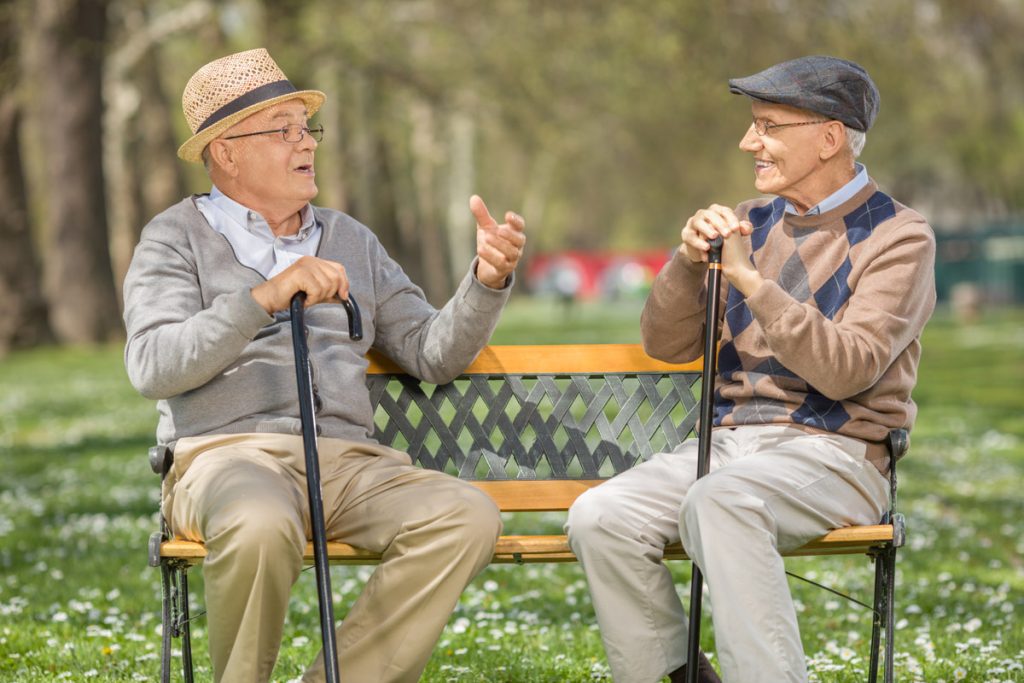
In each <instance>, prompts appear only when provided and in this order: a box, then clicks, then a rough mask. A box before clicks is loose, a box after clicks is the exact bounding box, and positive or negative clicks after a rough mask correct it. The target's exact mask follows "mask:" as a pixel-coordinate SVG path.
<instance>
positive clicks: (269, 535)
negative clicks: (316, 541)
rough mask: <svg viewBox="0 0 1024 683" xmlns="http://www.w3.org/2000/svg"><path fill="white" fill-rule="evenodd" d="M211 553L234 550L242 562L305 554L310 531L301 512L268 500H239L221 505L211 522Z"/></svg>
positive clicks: (208, 535) (209, 523) (208, 545)
mask: <svg viewBox="0 0 1024 683" xmlns="http://www.w3.org/2000/svg"><path fill="white" fill-rule="evenodd" d="M206 545H207V547H209V548H210V550H211V552H230V553H232V554H233V555H235V557H236V558H238V560H239V561H246V560H257V559H259V558H265V557H280V558H284V557H287V556H289V555H290V556H292V557H296V558H299V561H300V562H301V557H302V554H303V552H304V551H305V548H306V533H305V529H304V528H303V524H302V520H301V518H300V517H299V514H298V511H297V510H295V509H294V508H293V507H291V506H288V505H281V504H274V502H273V501H268V500H266V499H257V498H249V499H245V500H235V501H232V502H231V503H230V504H227V505H224V506H221V507H220V508H219V509H218V510H217V511H216V514H215V515H213V516H212V518H211V519H210V520H209V521H208V523H207V537H206Z"/></svg>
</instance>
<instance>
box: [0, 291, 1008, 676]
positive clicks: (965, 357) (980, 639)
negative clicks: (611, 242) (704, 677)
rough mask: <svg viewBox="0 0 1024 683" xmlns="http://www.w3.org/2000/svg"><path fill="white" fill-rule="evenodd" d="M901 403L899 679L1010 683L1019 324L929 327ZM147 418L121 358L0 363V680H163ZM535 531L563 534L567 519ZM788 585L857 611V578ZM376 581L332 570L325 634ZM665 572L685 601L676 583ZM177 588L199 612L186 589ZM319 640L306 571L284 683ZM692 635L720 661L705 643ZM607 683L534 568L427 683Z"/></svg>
mask: <svg viewBox="0 0 1024 683" xmlns="http://www.w3.org/2000/svg"><path fill="white" fill-rule="evenodd" d="M638 318H639V304H638V303H636V302H622V303H617V304H593V305H587V306H583V307H578V308H575V309H571V310H566V309H563V308H561V307H559V306H557V305H555V304H553V303H543V302H542V303H536V302H527V301H516V302H514V303H513V305H512V306H511V308H510V310H509V311H508V312H507V314H506V316H505V318H504V320H503V323H502V325H501V327H500V328H499V331H498V333H497V335H496V337H495V342H497V343H529V342H558V341H581V342H630V341H637V340H638V333H637V326H638ZM915 397H916V399H917V400H918V402H919V404H920V408H921V414H920V419H919V421H918V426H917V429H916V430H915V432H914V442H913V448H912V450H911V454H910V456H909V457H908V458H907V460H905V461H904V463H903V464H902V469H901V475H902V476H901V491H900V493H901V495H900V508H901V510H902V511H903V512H905V513H906V515H907V521H908V526H909V542H908V547H906V548H904V550H903V551H902V552H901V555H900V561H899V569H898V588H897V590H898V602H897V618H898V621H899V624H898V629H899V630H898V633H897V636H898V638H897V643H896V649H897V652H898V655H897V680H899V681H928V682H929V683H933V682H936V681H946V682H951V681H961V680H963V681H1024V653H1022V649H1024V614H1022V613H1024V521H1022V520H1024V490H1022V482H1024V314H1021V313H1002V314H999V315H992V316H991V317H990V319H988V320H985V321H984V322H982V323H980V324H978V325H976V326H972V327H959V326H956V325H955V324H953V323H952V322H951V321H949V320H948V319H947V318H944V317H941V316H939V317H937V318H936V320H935V321H933V323H932V324H931V325H930V327H929V329H928V331H927V335H926V339H925V355H924V359H923V366H922V377H921V382H920V384H919V387H918V390H917V391H916V393H915ZM154 418H155V415H154V410H153V405H152V404H151V403H150V402H148V401H146V400H144V399H141V398H139V397H138V396H137V395H136V394H135V392H134V391H133V390H132V389H131V387H130V386H129V385H128V383H127V380H126V379H125V376H124V372H123V369H122V364H121V356H120V349H119V348H115V347H109V348H102V349H94V350H52V349H44V350H38V351H33V352H28V353H20V354H15V355H12V356H9V357H8V358H6V359H5V360H3V361H0V680H2V681H32V682H34V681H60V680H74V681H79V680H81V681H115V680H116V681H120V680H153V679H155V678H156V676H157V672H158V670H159V659H158V651H159V650H158V643H159V621H160V619H159V593H158V573H157V571H156V570H154V569H150V568H149V567H148V566H147V565H146V543H147V539H148V537H149V534H150V533H151V532H152V531H153V530H154V529H155V528H156V517H155V514H154V511H155V509H156V504H157V481H156V477H155V475H153V474H152V473H151V472H150V470H149V465H148V464H147V462H146V458H145V450H146V448H147V447H148V446H149V445H150V441H151V438H152V437H151V435H152V432H153V427H154V422H155V419H154ZM522 523H523V522H522V520H521V519H520V518H516V519H510V520H509V524H510V525H517V524H522ZM543 524H545V525H547V526H548V527H549V528H551V529H557V528H558V526H559V525H560V518H559V517H558V516H556V515H553V516H549V517H547V518H545V519H544V520H543ZM789 567H790V569H791V570H793V571H796V572H797V573H801V574H803V575H806V576H808V577H810V578H814V579H815V580H817V581H820V582H824V583H827V584H829V585H834V586H836V587H838V588H842V589H844V590H848V591H851V592H853V593H855V594H856V595H857V597H859V598H861V599H864V600H867V599H868V597H869V595H870V588H871V582H872V577H873V574H872V570H871V567H870V564H869V562H868V561H867V559H866V558H860V557H854V558H833V559H823V558H811V559H800V560H791V561H790V563H789ZM369 571H370V569H369V568H341V567H337V568H334V569H333V571H332V574H333V583H334V587H335V594H336V600H337V602H338V612H339V614H342V615H343V614H344V610H345V609H346V607H347V606H348V605H350V604H351V602H352V601H353V600H354V599H355V597H356V596H357V595H358V594H359V591H360V589H361V586H362V583H363V581H364V580H365V578H366V576H367V575H368V573H369ZM673 571H674V572H675V573H676V575H677V577H678V579H679V586H680V590H681V591H683V592H685V591H686V590H687V589H688V585H689V568H688V566H686V565H684V564H681V563H675V566H674V567H673ZM192 576H193V582H194V583H193V590H194V593H195V594H197V596H201V589H202V582H201V573H200V572H198V571H196V572H193V573H192ZM793 591H794V595H795V597H796V599H797V601H798V607H799V610H800V619H801V625H802V630H803V638H804V645H805V649H806V651H807V655H808V658H809V661H810V669H811V671H812V672H813V674H812V675H813V677H814V680H818V681H846V682H850V683H852V682H854V681H858V682H859V681H863V680H865V676H864V673H863V672H864V670H865V668H866V657H867V646H868V642H867V641H868V638H869V636H870V616H869V615H868V614H867V612H866V610H864V609H863V608H860V607H857V606H856V605H851V604H849V603H847V602H845V601H842V600H840V599H838V598H836V597H835V596H834V595H832V594H829V593H826V592H824V591H821V590H820V589H817V588H814V587H811V586H807V585H806V584H803V583H799V582H797V583H794V584H793ZM201 602H202V601H201V599H198V598H197V600H196V601H195V606H196V607H197V608H200V609H201ZM707 612H708V610H706V611H705V614H707ZM317 624H318V621H317V611H316V594H315V589H314V585H313V580H312V575H311V574H310V573H307V574H306V575H304V576H303V577H302V579H300V582H299V585H298V586H297V587H296V589H295V590H294V592H293V609H292V610H291V613H290V616H289V621H288V624H287V626H286V633H285V637H284V642H283V647H282V652H281V656H280V659H279V664H278V668H277V670H276V679H277V680H280V681H287V680H290V679H294V678H297V677H298V676H299V675H300V673H301V671H302V669H303V668H304V666H305V664H306V663H307V662H308V661H309V660H310V659H311V658H312V657H313V656H314V654H315V652H316V650H317V648H318V643H319V631H318V626H317ZM204 631H205V622H204V621H203V620H202V619H200V620H198V621H197V622H196V625H195V629H194V632H195V634H196V636H198V637H197V639H196V640H197V646H196V650H197V651H196V657H197V671H198V677H199V680H207V679H209V677H210V673H209V661H208V659H207V657H206V650H205V639H204V637H203V636H204V635H205V634H204ZM703 632H704V634H705V638H704V644H705V646H706V647H707V648H709V649H711V650H713V635H712V630H711V627H710V624H709V623H708V625H706V626H705V628H704V630H703ZM343 672H344V670H343ZM607 679H608V669H607V666H606V665H605V662H604V656H603V652H602V650H601V646H600V640H599V636H598V633H597V630H596V627H595V625H594V616H593V610H592V608H591V604H590V599H589V596H588V594H587V589H586V584H585V582H584V580H583V576H582V574H581V572H580V570H579V568H578V567H577V566H576V565H532V566H528V567H517V566H501V567H492V568H489V569H487V570H485V571H484V573H483V574H482V575H481V576H480V577H479V578H478V579H477V580H476V581H474V582H473V584H472V585H471V586H470V587H469V589H468V590H467V591H466V593H465V595H464V597H463V599H462V601H461V603H460V605H459V607H458V609H457V611H456V613H455V614H454V615H453V616H452V619H451V622H450V623H449V626H448V629H447V630H446V632H445V633H444V635H443V636H442V638H441V642H440V644H439V645H438V647H437V649H436V651H435V653H434V657H433V659H432V660H431V662H430V665H429V668H428V671H427V675H426V677H425V679H424V680H428V681H510V682H512V681H516V682H518V681H545V682H548V681H550V682H552V683H556V682H561V681H590V680H607Z"/></svg>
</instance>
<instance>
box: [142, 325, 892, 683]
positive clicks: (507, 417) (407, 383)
mask: <svg viewBox="0 0 1024 683" xmlns="http://www.w3.org/2000/svg"><path fill="white" fill-rule="evenodd" d="M701 370H702V364H701V362H700V361H697V362H695V363H690V364H686V365H672V364H668V363H663V362H661V361H657V360H654V359H652V358H650V357H649V356H647V355H646V354H645V353H644V352H643V350H642V349H641V347H640V346H639V345H632V344H600V345H597V344H594V345H569V344H566V345H555V346H489V347H487V348H485V349H484V351H483V352H482V353H481V354H480V356H479V357H478V358H477V359H476V361H475V362H474V363H473V364H472V365H471V366H470V367H469V368H468V369H467V370H466V371H465V372H464V373H463V374H462V375H461V376H460V377H459V378H458V379H456V380H455V381H453V382H451V383H449V384H444V385H437V386H435V385H429V384H426V383H421V382H419V381H418V380H416V379H414V378H412V377H409V376H408V375H406V374H404V373H403V372H402V371H401V369H400V368H398V367H397V366H396V365H395V364H394V363H392V362H391V361H390V360H388V359H387V358H384V357H382V356H379V355H374V354H373V353H371V355H370V367H369V370H368V378H367V384H368V386H369V389H370V396H371V400H372V402H373V405H374V406H375V409H376V414H375V422H376V426H377V431H376V434H375V437H376V438H377V440H379V441H380V442H381V443H383V444H386V445H388V446H391V447H393V448H397V449H400V450H404V451H406V452H408V453H409V454H410V455H411V456H412V458H413V461H414V462H415V463H417V464H418V465H420V466H422V467H429V468H431V469H436V470H441V471H444V472H448V473H450V474H452V475H454V476H458V477H460V478H463V479H466V480H469V481H471V482H472V483H473V484H474V485H476V486H477V487H479V488H480V489H481V490H483V491H484V492H486V493H487V494H488V495H490V496H491V497H492V498H493V499H494V501H495V502H496V503H497V505H498V507H499V508H500V509H501V510H502V512H522V513H538V512H550V511H560V512H564V511H566V510H568V509H569V506H570V505H571V504H572V503H573V501H574V500H575V499H576V497H577V496H579V495H580V494H581V493H582V492H583V491H585V490H587V489H588V488H590V487H593V486H596V485H598V484H600V483H601V482H602V481H603V480H604V479H607V478H608V477H611V476H613V475H615V474H617V473H619V472H622V471H625V470H627V469H628V468H630V467H632V466H633V465H635V464H637V463H638V462H641V461H643V460H646V459H647V458H649V457H651V456H652V455H653V454H654V453H657V452H660V451H665V450H669V449H671V448H673V447H674V446H676V445H678V444H679V443H680V442H682V441H683V440H684V439H686V438H689V437H691V436H693V437H694V438H696V437H695V431H694V424H695V422H696V420H697V416H698V413H699V407H698V403H699V397H700V381H701ZM906 445H907V444H906V436H905V432H898V433H897V432H894V434H893V435H891V438H890V449H891V451H892V452H893V454H894V457H893V458H892V459H891V460H892V462H893V468H892V473H891V474H892V494H893V495H892V506H891V509H890V511H889V512H888V513H887V514H886V516H885V518H884V519H882V520H881V521H880V523H879V524H876V525H871V526H859V527H848V528H844V529H836V530H834V531H831V532H829V533H828V534H826V535H825V536H823V537H821V538H819V539H817V540H815V541H812V542H811V543H808V544H807V545H805V546H803V547H802V548H799V549H797V550H795V551H793V552H791V553H788V555H794V556H795V555H848V554H865V555H868V556H869V557H870V558H871V559H872V560H873V561H874V562H875V587H874V598H873V605H872V606H870V607H871V609H872V611H873V613H874V619H873V624H872V638H871V657H870V665H869V666H870V670H869V680H871V681H875V680H877V675H878V659H879V654H880V651H881V631H882V629H883V628H884V630H885V653H884V662H885V666H884V669H885V680H886V681H891V680H892V666H893V627H894V624H893V622H894V593H895V577H894V573H895V563H896V550H897V548H899V547H900V546H902V545H903V542H904V538H905V531H904V522H903V517H902V515H899V514H896V512H895V501H896V495H895V493H896V479H895V461H896V460H897V458H898V457H900V456H902V454H903V452H904V451H905V450H906ZM165 450H166V449H164V451H165ZM151 461H152V462H153V465H154V469H155V470H156V471H157V472H158V473H161V474H163V473H164V472H166V469H167V467H168V466H169V454H168V453H166V452H163V451H159V450H157V451H155V452H153V453H151ZM328 554H329V556H330V559H331V561H332V562H335V563H338V564H373V563H376V562H378V561H379V560H380V555H379V554H377V553H372V552H367V551H365V550H362V549H360V548H356V547H353V546H351V545H348V544H346V543H344V542H341V541H334V542H330V543H328ZM205 555H206V549H205V547H204V546H203V545H202V544H201V543H196V542H192V541H185V540H181V539H174V538H170V535H169V533H168V529H167V527H166V524H163V525H162V530H161V531H160V532H157V533H155V534H153V537H152V538H151V540H150V548H149V561H150V564H151V565H152V566H154V567H160V568H161V574H162V583H163V656H162V680H164V681H169V680H170V663H171V662H170V660H171V644H172V638H178V637H180V638H182V647H181V650H182V659H183V669H184V673H185V680H186V681H191V680H192V657H191V641H190V630H189V623H190V618H189V612H188V582H187V581H188V578H187V571H188V569H189V568H190V567H191V566H193V565H195V564H198V563H201V562H202V561H203V558H204V557H205ZM312 558H313V549H312V544H310V545H309V546H308V547H307V550H306V561H307V563H312ZM665 558H666V559H673V560H675V559H686V554H685V552H684V551H683V549H682V546H681V545H680V544H675V545H672V546H669V547H668V548H667V549H666V552H665ZM575 559H576V557H575V555H573V552H572V550H571V549H570V548H569V544H568V541H567V540H566V537H565V536H564V535H563V534H550V533H542V534H528V535H506V536H502V537H501V538H500V539H499V540H498V544H497V549H496V551H495V554H494V559H493V562H495V563H516V564H523V563H531V562H572V561H575ZM862 604H863V603H862Z"/></svg>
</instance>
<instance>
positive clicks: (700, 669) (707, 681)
mask: <svg viewBox="0 0 1024 683" xmlns="http://www.w3.org/2000/svg"><path fill="white" fill-rule="evenodd" d="M668 679H669V680H670V681H671V682H672V683H686V664H683V665H682V666H681V667H679V668H678V669H676V670H675V671H673V672H672V673H670V674H669V675H668ZM697 683H722V679H721V678H719V677H718V674H717V673H716V672H715V668H714V667H713V666H711V662H709V661H708V658H707V657H705V656H704V653H703V652H698V653H697Z"/></svg>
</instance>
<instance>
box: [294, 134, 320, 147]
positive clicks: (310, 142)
mask: <svg viewBox="0 0 1024 683" xmlns="http://www.w3.org/2000/svg"><path fill="white" fill-rule="evenodd" d="M319 145H320V143H319V142H317V141H316V139H315V138H314V137H313V136H312V135H311V134H309V133H308V132H307V133H303V135H302V139H301V140H299V141H298V143H296V146H298V147H299V148H300V149H308V150H311V151H312V150H316V148H317V147H318V146H319Z"/></svg>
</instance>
